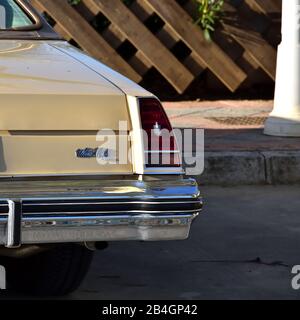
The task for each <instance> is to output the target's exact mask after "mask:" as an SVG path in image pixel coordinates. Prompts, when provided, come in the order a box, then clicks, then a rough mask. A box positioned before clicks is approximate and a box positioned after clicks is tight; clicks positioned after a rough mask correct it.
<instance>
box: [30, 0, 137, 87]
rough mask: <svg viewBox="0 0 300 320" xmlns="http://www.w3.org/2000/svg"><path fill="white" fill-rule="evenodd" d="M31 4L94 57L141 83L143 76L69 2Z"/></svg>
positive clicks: (47, 0) (49, 0) (55, 0)
mask: <svg viewBox="0 0 300 320" xmlns="http://www.w3.org/2000/svg"><path fill="white" fill-rule="evenodd" d="M31 3H32V4H33V5H35V6H36V7H38V8H39V9H42V10H43V11H47V12H48V13H50V14H51V16H52V18H53V19H55V21H56V23H58V24H59V25H60V28H61V29H63V30H64V32H65V33H67V34H68V35H69V36H70V38H72V39H74V40H75V41H76V42H77V43H78V44H79V45H80V46H81V48H83V49H84V50H86V51H87V52H88V53H90V54H91V55H92V56H93V57H95V58H97V59H99V60H101V61H103V63H106V64H107V65H108V66H111V67H112V68H115V69H117V70H119V71H120V72H121V73H123V74H124V75H126V76H127V77H129V78H130V79H132V80H134V81H137V82H139V81H140V80H141V76H140V75H139V74H138V73H137V72H136V71H135V70H134V69H133V68H132V67H131V66H130V65H129V64H128V63H127V62H126V61H125V60H124V59H122V57H120V56H119V55H118V54H117V52H116V51H115V50H114V49H113V48H112V47H111V46H110V45H109V44H108V43H107V42H106V41H105V40H104V39H103V38H102V37H101V36H100V35H99V34H98V33H97V31H96V30H95V29H94V28H93V27H92V26H91V25H90V24H89V23H88V22H87V21H86V20H85V19H83V18H82V17H81V16H80V15H79V14H78V13H77V12H76V11H75V10H74V9H73V8H72V7H71V6H70V5H69V4H68V1H67V0H32V1H31Z"/></svg>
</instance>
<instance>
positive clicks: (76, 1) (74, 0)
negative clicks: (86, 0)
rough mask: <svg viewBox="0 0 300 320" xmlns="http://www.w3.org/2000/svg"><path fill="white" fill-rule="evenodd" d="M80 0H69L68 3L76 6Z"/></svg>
mask: <svg viewBox="0 0 300 320" xmlns="http://www.w3.org/2000/svg"><path fill="white" fill-rule="evenodd" d="M80 1H81V0H69V3H70V4H71V5H72V6H76V5H77V4H78V3H79V2H80Z"/></svg>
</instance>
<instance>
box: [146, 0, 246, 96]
mask: <svg viewBox="0 0 300 320" xmlns="http://www.w3.org/2000/svg"><path fill="white" fill-rule="evenodd" d="M146 2H147V3H148V4H149V5H150V6H151V7H152V8H153V9H154V10H155V11H156V12H157V13H158V14H159V16H160V17H161V18H162V19H163V20H164V21H165V22H166V23H168V24H169V26H170V27H171V28H172V29H173V30H174V31H175V33H177V34H178V36H179V37H180V38H181V39H182V41H183V42H184V43H185V44H186V45H187V46H188V47H190V49H191V50H192V51H193V52H194V53H195V54H196V55H197V56H198V58H199V59H200V60H201V61H202V62H203V63H204V64H205V65H206V66H207V67H208V68H209V69H210V70H211V71H212V72H213V73H214V74H215V76H217V77H218V78H219V80H221V81H222V82H223V83H224V84H225V85H226V86H227V87H228V89H230V90H231V91H235V90H236V89H237V88H238V87H239V86H240V84H241V83H242V82H243V81H244V80H245V79H246V78H247V75H246V74H245V73H244V71H243V70H241V69H240V68H239V66H237V65H236V64H235V63H234V62H233V61H232V60H231V59H230V58H229V57H228V55H227V54H226V53H225V52H223V51H222V49H221V48H220V47H219V46H218V45H217V44H215V43H214V42H210V43H209V42H207V41H206V40H205V38H204V36H203V33H202V32H201V30H200V29H199V27H198V26H196V25H195V23H194V22H193V20H192V18H191V17H190V16H189V15H188V14H187V13H186V12H185V11H184V10H183V9H182V8H181V7H180V6H179V5H178V4H177V3H176V2H175V1H173V0H164V1H161V0H146Z"/></svg>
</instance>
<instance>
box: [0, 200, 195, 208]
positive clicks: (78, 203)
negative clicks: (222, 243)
mask: <svg viewBox="0 0 300 320" xmlns="http://www.w3.org/2000/svg"><path fill="white" fill-rule="evenodd" d="M39 200H41V199H35V201H39ZM48 200H49V201H50V200H52V199H48ZM63 200H65V201H69V199H63ZM70 200H73V199H70ZM95 200H96V199H95ZM26 201H28V199H26ZM101 204H103V205H109V204H112V205H115V204H121V205H122V204H125V205H128V204H151V205H165V204H172V205H180V204H201V201H200V200H194V201H173V202H172V201H163V199H162V201H161V202H157V201H153V202H151V201H124V202H119V201H116V202H114V201H110V202H106V201H105V202H45V203H40V202H37V203H26V202H25V203H23V206H24V207H26V206H69V205H70V206H72V205H75V206H76V205H101ZM0 206H1V205H0ZM2 206H5V205H2Z"/></svg>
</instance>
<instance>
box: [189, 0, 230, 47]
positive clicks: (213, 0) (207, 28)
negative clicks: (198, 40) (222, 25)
mask: <svg viewBox="0 0 300 320" xmlns="http://www.w3.org/2000/svg"><path fill="white" fill-rule="evenodd" d="M195 1H196V4H197V9H198V14H199V18H198V19H197V20H196V24H198V25H200V26H201V28H202V29H203V32H204V36H205V39H207V40H208V41H210V40H211V33H212V32H213V31H215V25H216V23H217V22H218V21H220V19H221V18H222V14H223V5H224V0H195Z"/></svg>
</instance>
